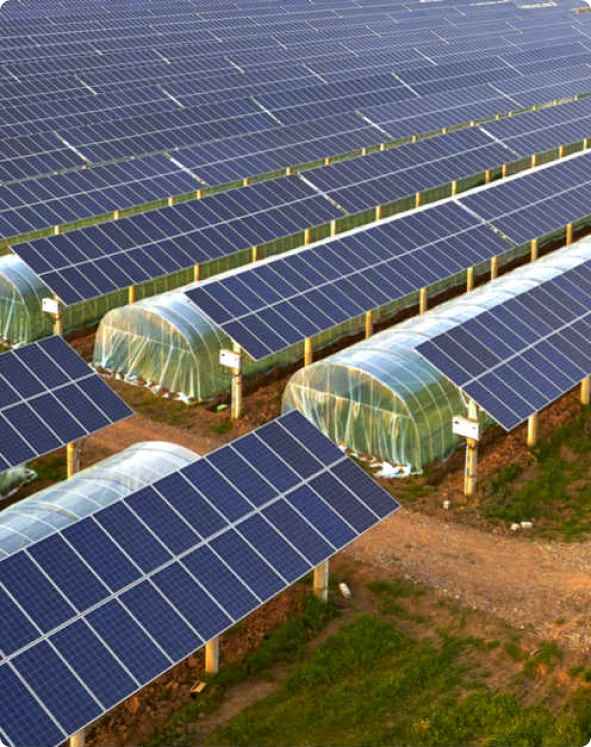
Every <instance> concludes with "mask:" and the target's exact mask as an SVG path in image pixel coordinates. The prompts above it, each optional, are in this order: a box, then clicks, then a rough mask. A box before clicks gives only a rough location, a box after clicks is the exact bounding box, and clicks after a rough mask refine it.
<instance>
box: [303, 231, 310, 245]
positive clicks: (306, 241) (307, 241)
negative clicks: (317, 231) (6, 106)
mask: <svg viewBox="0 0 591 747" xmlns="http://www.w3.org/2000/svg"><path fill="white" fill-rule="evenodd" d="M311 242H312V232H311V230H310V229H309V228H306V230H305V231H304V244H310V243H311Z"/></svg>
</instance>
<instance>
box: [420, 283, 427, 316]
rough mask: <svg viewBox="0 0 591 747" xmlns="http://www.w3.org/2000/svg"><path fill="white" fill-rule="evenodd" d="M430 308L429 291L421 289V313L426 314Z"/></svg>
mask: <svg viewBox="0 0 591 747" xmlns="http://www.w3.org/2000/svg"><path fill="white" fill-rule="evenodd" d="M428 308H429V289H428V288H421V290H420V291H419V313H420V314H424V313H425V312H426V311H427V309H428Z"/></svg>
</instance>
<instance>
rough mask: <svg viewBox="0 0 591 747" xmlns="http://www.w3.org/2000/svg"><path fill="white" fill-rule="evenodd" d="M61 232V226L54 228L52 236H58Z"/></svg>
mask: <svg viewBox="0 0 591 747" xmlns="http://www.w3.org/2000/svg"><path fill="white" fill-rule="evenodd" d="M61 232H62V227H61V226H54V227H53V235H54V236H59V235H60V233H61Z"/></svg>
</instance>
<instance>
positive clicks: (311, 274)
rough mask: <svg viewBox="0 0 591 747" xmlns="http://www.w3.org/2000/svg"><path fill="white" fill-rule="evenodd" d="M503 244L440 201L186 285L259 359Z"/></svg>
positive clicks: (475, 220) (502, 249) (460, 268)
mask: <svg viewBox="0 0 591 747" xmlns="http://www.w3.org/2000/svg"><path fill="white" fill-rule="evenodd" d="M509 248H510V244H508V242H506V241H505V240H504V239H502V238H501V237H500V236H498V235H497V234H496V233H495V232H494V231H492V230H491V229H490V228H488V227H486V226H485V225H484V223H483V222H482V221H481V220H479V219H478V218H476V217H474V215H472V214H471V213H469V212H467V211H466V210H464V209H463V208H462V207H460V206H458V205H456V204H454V203H453V202H447V203H445V204H442V205H435V206H433V207H430V208H426V209H424V210H421V211H418V212H416V213H413V214H410V215H407V216H402V217H400V218H396V219H394V220H392V221H389V222H385V223H383V224H379V225H377V226H375V227H372V228H369V229H367V230H365V231H362V232H355V233H352V234H349V235H347V236H344V237H343V238H340V239H333V240H332V241H330V242H326V243H322V244H318V245H316V246H314V247H310V248H309V249H302V250H298V251H296V252H292V253H290V254H289V255H288V256H285V257H280V258H277V259H273V260H271V261H268V262H265V263H262V264H261V265H253V266H251V267H248V268H245V269H244V270H241V271H238V272H235V273H232V274H231V275H226V276H223V277H221V278H219V279H215V278H214V279H212V280H209V281H205V282H204V283H202V284H200V285H199V286H196V287H192V288H191V289H190V290H187V291H186V295H187V296H188V297H189V298H190V299H191V301H192V302H193V303H195V304H196V305H197V306H198V307H199V309H200V310H201V311H202V312H203V313H204V314H206V315H207V316H208V317H209V318H210V319H211V320H212V321H213V322H214V323H215V324H216V325H218V326H219V327H220V328H221V329H222V330H223V331H224V332H225V333H226V334H227V335H228V336H229V337H230V338H231V339H232V340H234V341H235V342H237V343H238V344H239V345H240V346H241V347H242V348H243V349H244V350H245V351H246V352H247V353H248V354H249V355H250V356H251V357H252V358H254V359H261V358H265V357H266V356H268V355H271V354H272V353H276V352H278V351H280V350H284V349H286V348H288V347H289V346H291V345H294V344H296V343H298V342H302V341H303V340H304V339H306V338H307V337H313V336H314V335H317V334H319V333H320V332H324V331H326V330H328V329H330V328H332V327H334V326H336V325H338V324H340V323H342V322H346V321H349V320H351V319H354V318H355V317H357V316H359V315H360V314H363V313H364V312H367V311H371V310H372V309H376V308H378V307H380V306H384V305H385V304H388V303H390V302H392V301H395V300H396V299H398V298H402V297H404V296H407V295H409V294H411V293H413V292H415V291H418V290H420V289H421V288H424V287H426V286H428V285H431V284H433V283H436V282H437V281H439V280H444V279H447V278H450V277H452V276H453V275H456V274H457V273H460V272H462V271H463V270H467V269H468V268H469V267H472V266H474V265H477V264H479V263H480V262H483V261H485V260H487V259H490V258H491V257H493V256H495V255H498V254H502V253H503V252H505V251H507V250H508V249H509Z"/></svg>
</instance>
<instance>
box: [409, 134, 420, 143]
mask: <svg viewBox="0 0 591 747" xmlns="http://www.w3.org/2000/svg"><path fill="white" fill-rule="evenodd" d="M418 139H419V136H418V135H413V136H412V137H411V139H410V142H411V143H416V142H417V140H418Z"/></svg>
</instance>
